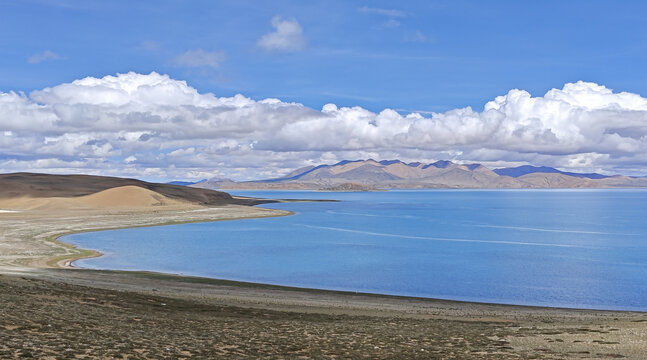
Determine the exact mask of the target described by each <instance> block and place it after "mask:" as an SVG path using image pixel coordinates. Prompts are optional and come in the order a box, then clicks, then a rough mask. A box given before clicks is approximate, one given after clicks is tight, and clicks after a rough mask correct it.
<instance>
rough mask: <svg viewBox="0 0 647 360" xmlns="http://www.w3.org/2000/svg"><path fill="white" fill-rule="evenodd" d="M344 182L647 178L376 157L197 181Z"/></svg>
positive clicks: (575, 184)
mask: <svg viewBox="0 0 647 360" xmlns="http://www.w3.org/2000/svg"><path fill="white" fill-rule="evenodd" d="M342 184H355V185H356V186H358V187H361V186H365V187H368V188H380V189H439V188H447V189H452V188H472V189H505V188H511V189H515V188H516V189H522V188H614V187H647V179H645V178H632V177H627V176H619V175H617V176H605V175H601V174H580V173H570V172H563V171H560V170H557V169H554V168H549V167H533V166H521V167H517V168H504V169H496V170H492V169H489V168H487V167H485V166H483V165H481V164H457V163H454V162H452V161H437V162H434V163H431V164H424V163H420V162H414V163H405V162H402V161H400V160H385V161H376V160H373V159H368V160H356V161H348V160H344V161H341V162H338V163H336V164H333V165H319V166H309V167H305V168H301V169H298V170H295V171H293V172H292V173H290V174H289V175H287V176H285V177H281V178H277V179H268V180H258V181H244V182H236V181H232V180H219V179H212V180H206V181H203V182H200V183H197V184H194V185H191V186H192V187H199V188H210V189H314V190H321V189H330V188H335V187H337V186H340V185H342Z"/></svg>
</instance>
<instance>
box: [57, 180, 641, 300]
mask: <svg viewBox="0 0 647 360" xmlns="http://www.w3.org/2000/svg"><path fill="white" fill-rule="evenodd" d="M235 193H236V194H240V195H247V196H259V197H269V198H308V199H315V198H316V199H337V200H341V201H340V202H301V203H283V204H272V205H266V206H267V207H272V208H280V209H288V210H292V211H295V212H296V215H294V216H287V217H280V218H267V219H250V220H236V221H221V222H213V223H200V224H184V225H171V226H160V227H151V228H136V229H124V230H112V231H101V232H94V233H83V234H76V235H69V236H66V237H64V238H63V239H62V240H63V241H65V242H69V243H73V244H75V245H77V246H80V247H82V248H91V249H96V250H99V251H101V252H102V253H104V254H105V255H104V256H102V257H99V258H94V259H84V260H80V261H77V262H76V263H75V265H77V266H81V267H86V268H96V269H122V270H151V271H159V272H168V273H180V274H187V275H198V276H206V277H213V278H221V279H230V280H241V281H251V282H262V283H270V284H280V285H291V286H300V287H309V288H321V289H336V290H350V291H361V292H372V293H382V294H397V295H410V296H422V297H432V298H444V299H455V300H468V301H482V302H495V303H508V304H526V305H543V306H558V307H576V308H596V309H625V310H631V309H633V310H647V190H617V189H614V190H515V191H512V190H499V191H481V190H475V191H470V190H456V191H452V190H437V191H389V192H379V193H318V192H303V191H237V192H235Z"/></svg>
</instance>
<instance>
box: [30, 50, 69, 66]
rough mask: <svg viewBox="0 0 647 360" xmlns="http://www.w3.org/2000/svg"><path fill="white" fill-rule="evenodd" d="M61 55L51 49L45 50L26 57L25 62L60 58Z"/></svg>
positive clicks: (34, 62)
mask: <svg viewBox="0 0 647 360" xmlns="http://www.w3.org/2000/svg"><path fill="white" fill-rule="evenodd" d="M60 59H61V57H60V56H59V55H58V54H56V53H55V52H53V51H51V50H45V51H43V52H42V53H38V54H34V55H32V56H30V57H28V58H27V62H28V63H30V64H39V63H42V62H44V61H49V60H60Z"/></svg>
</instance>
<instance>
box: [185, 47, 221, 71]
mask: <svg viewBox="0 0 647 360" xmlns="http://www.w3.org/2000/svg"><path fill="white" fill-rule="evenodd" d="M225 58H226V55H225V52H224V51H204V50H202V49H196V50H188V51H186V52H183V53H182V54H180V55H178V56H176V57H175V64H177V65H178V66H185V67H212V68H217V67H218V66H220V63H222V62H223V61H225Z"/></svg>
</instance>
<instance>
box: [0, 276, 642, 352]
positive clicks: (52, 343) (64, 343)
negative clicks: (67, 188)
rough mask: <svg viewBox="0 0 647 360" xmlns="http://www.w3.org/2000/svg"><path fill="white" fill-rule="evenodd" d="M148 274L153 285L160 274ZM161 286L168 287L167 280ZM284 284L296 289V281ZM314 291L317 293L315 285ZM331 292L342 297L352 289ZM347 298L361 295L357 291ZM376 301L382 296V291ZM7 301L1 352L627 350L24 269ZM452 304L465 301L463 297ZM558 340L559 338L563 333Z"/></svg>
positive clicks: (493, 326)
mask: <svg viewBox="0 0 647 360" xmlns="http://www.w3.org/2000/svg"><path fill="white" fill-rule="evenodd" d="M68 272H69V271H68ZM72 272H73V271H72ZM146 281H147V282H148V283H149V284H155V280H154V279H148V280H146ZM157 285H159V286H164V284H163V283H159V284H156V285H155V286H157ZM101 286H106V285H105V284H103V285H101ZM191 286H202V285H200V284H192V285H191ZM204 286H211V285H204ZM214 286H215V285H214ZM223 291H225V292H227V293H228V291H229V290H228V288H226V287H225V290H223ZM256 291H268V294H269V295H271V294H270V293H271V292H272V291H274V290H271V289H270V290H263V289H262V288H261V289H260V290H256ZM277 291H278V290H277ZM284 292H285V293H286V294H289V292H290V290H285V291H284ZM293 292H295V293H296V291H293ZM275 295H276V294H274V295H272V296H275ZM312 296H313V297H317V296H319V295H318V294H317V293H314V294H313V295H312ZM331 296H335V297H336V298H339V299H342V300H343V297H344V296H345V295H342V294H332V295H331ZM348 299H349V301H354V300H352V298H351V297H350V296H349V297H348ZM367 299H370V296H369V297H367ZM385 299H387V298H385ZM362 301H366V300H362ZM370 301H373V302H375V301H377V302H378V303H379V302H380V298H379V297H376V298H375V299H373V300H370ZM385 301H386V300H385ZM227 302H229V303H230V302H231V300H228V301H227ZM0 304H1V305H2V306H0V358H2V359H5V358H29V357H32V358H53V359H54V358H56V359H70V358H118V359H122V358H137V359H139V358H146V359H162V358H171V359H178V358H227V359H230V358H344V359H347V358H351V359H352V358H370V359H376V358H402V359H413V358H421V359H422V358H424V359H435V358H438V359H452V358H455V359H519V358H571V357H573V358H575V357H577V358H580V357H582V358H589V357H595V358H612V357H614V355H615V356H622V355H619V354H616V353H613V352H611V353H609V354H606V355H605V354H601V353H598V354H597V355H596V354H595V352H594V353H591V352H588V353H582V354H575V353H573V352H571V353H570V355H569V354H568V353H561V354H560V353H558V352H555V350H554V349H550V348H543V347H536V348H534V349H531V350H524V349H519V348H516V349H515V348H513V347H512V346H511V345H510V342H509V341H508V340H507V338H508V337H509V336H516V337H519V338H521V339H523V338H524V337H530V338H532V337H533V336H534V337H537V336H539V337H543V338H546V337H549V338H550V337H551V336H552V337H555V338H558V337H559V336H556V335H560V334H563V333H565V332H564V331H565V329H560V330H558V331H555V329H554V328H552V327H551V329H552V330H547V329H546V328H545V327H537V326H535V327H532V326H527V327H523V326H520V324H523V323H527V322H528V321H527V320H528V319H525V320H523V319H522V320H520V321H508V320H506V319H504V318H500V317H495V318H491V319H476V318H474V316H466V317H465V319H464V320H461V319H448V318H434V317H427V318H424V317H419V318H416V316H411V314H407V313H399V312H398V311H384V312H380V313H377V312H375V313H374V315H358V314H354V313H353V312H349V313H348V314H343V313H342V314H339V313H337V314H334V313H333V312H331V313H318V312H317V311H314V312H309V311H301V310H298V309H293V310H294V311H287V310H286V311H280V310H274V309H271V306H270V307H267V308H263V304H260V306H259V304H256V306H246V305H244V302H241V305H242V306H231V305H226V304H224V305H223V304H222V301H221V303H220V304H219V303H218V301H208V299H207V300H205V299H195V298H193V297H192V296H187V298H186V299H181V298H177V297H167V296H160V295H155V294H150V293H142V292H135V291H131V290H124V289H121V290H111V289H105V288H96V287H88V286H83V285H79V284H74V283H70V282H60V281H55V280H52V279H47V278H46V279H43V278H34V277H26V276H20V275H0ZM443 306H445V305H443ZM452 306H453V307H456V306H458V307H460V304H454V305H452ZM373 311H374V310H373ZM369 313H370V312H369ZM540 319H543V320H540ZM641 319H643V317H641ZM553 320H554V319H553ZM634 320H635V319H634ZM533 321H535V322H536V323H537V324H539V323H541V321H544V322H550V317H545V316H544V317H542V318H539V317H538V318H537V319H534V320H533ZM570 325H573V324H564V327H565V328H568V329H572V331H575V332H578V333H585V334H589V333H590V331H591V329H593V331H594V332H597V333H596V334H599V328H598V327H597V323H595V325H596V326H595V327H591V324H590V323H587V325H582V324H579V325H577V326H575V327H572V326H570ZM578 327H579V330H577V329H578ZM596 329H597V330H596ZM553 342H557V343H559V341H558V340H555V341H553ZM600 346H611V345H608V344H607V345H600ZM565 355H566V357H564V356H565Z"/></svg>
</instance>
